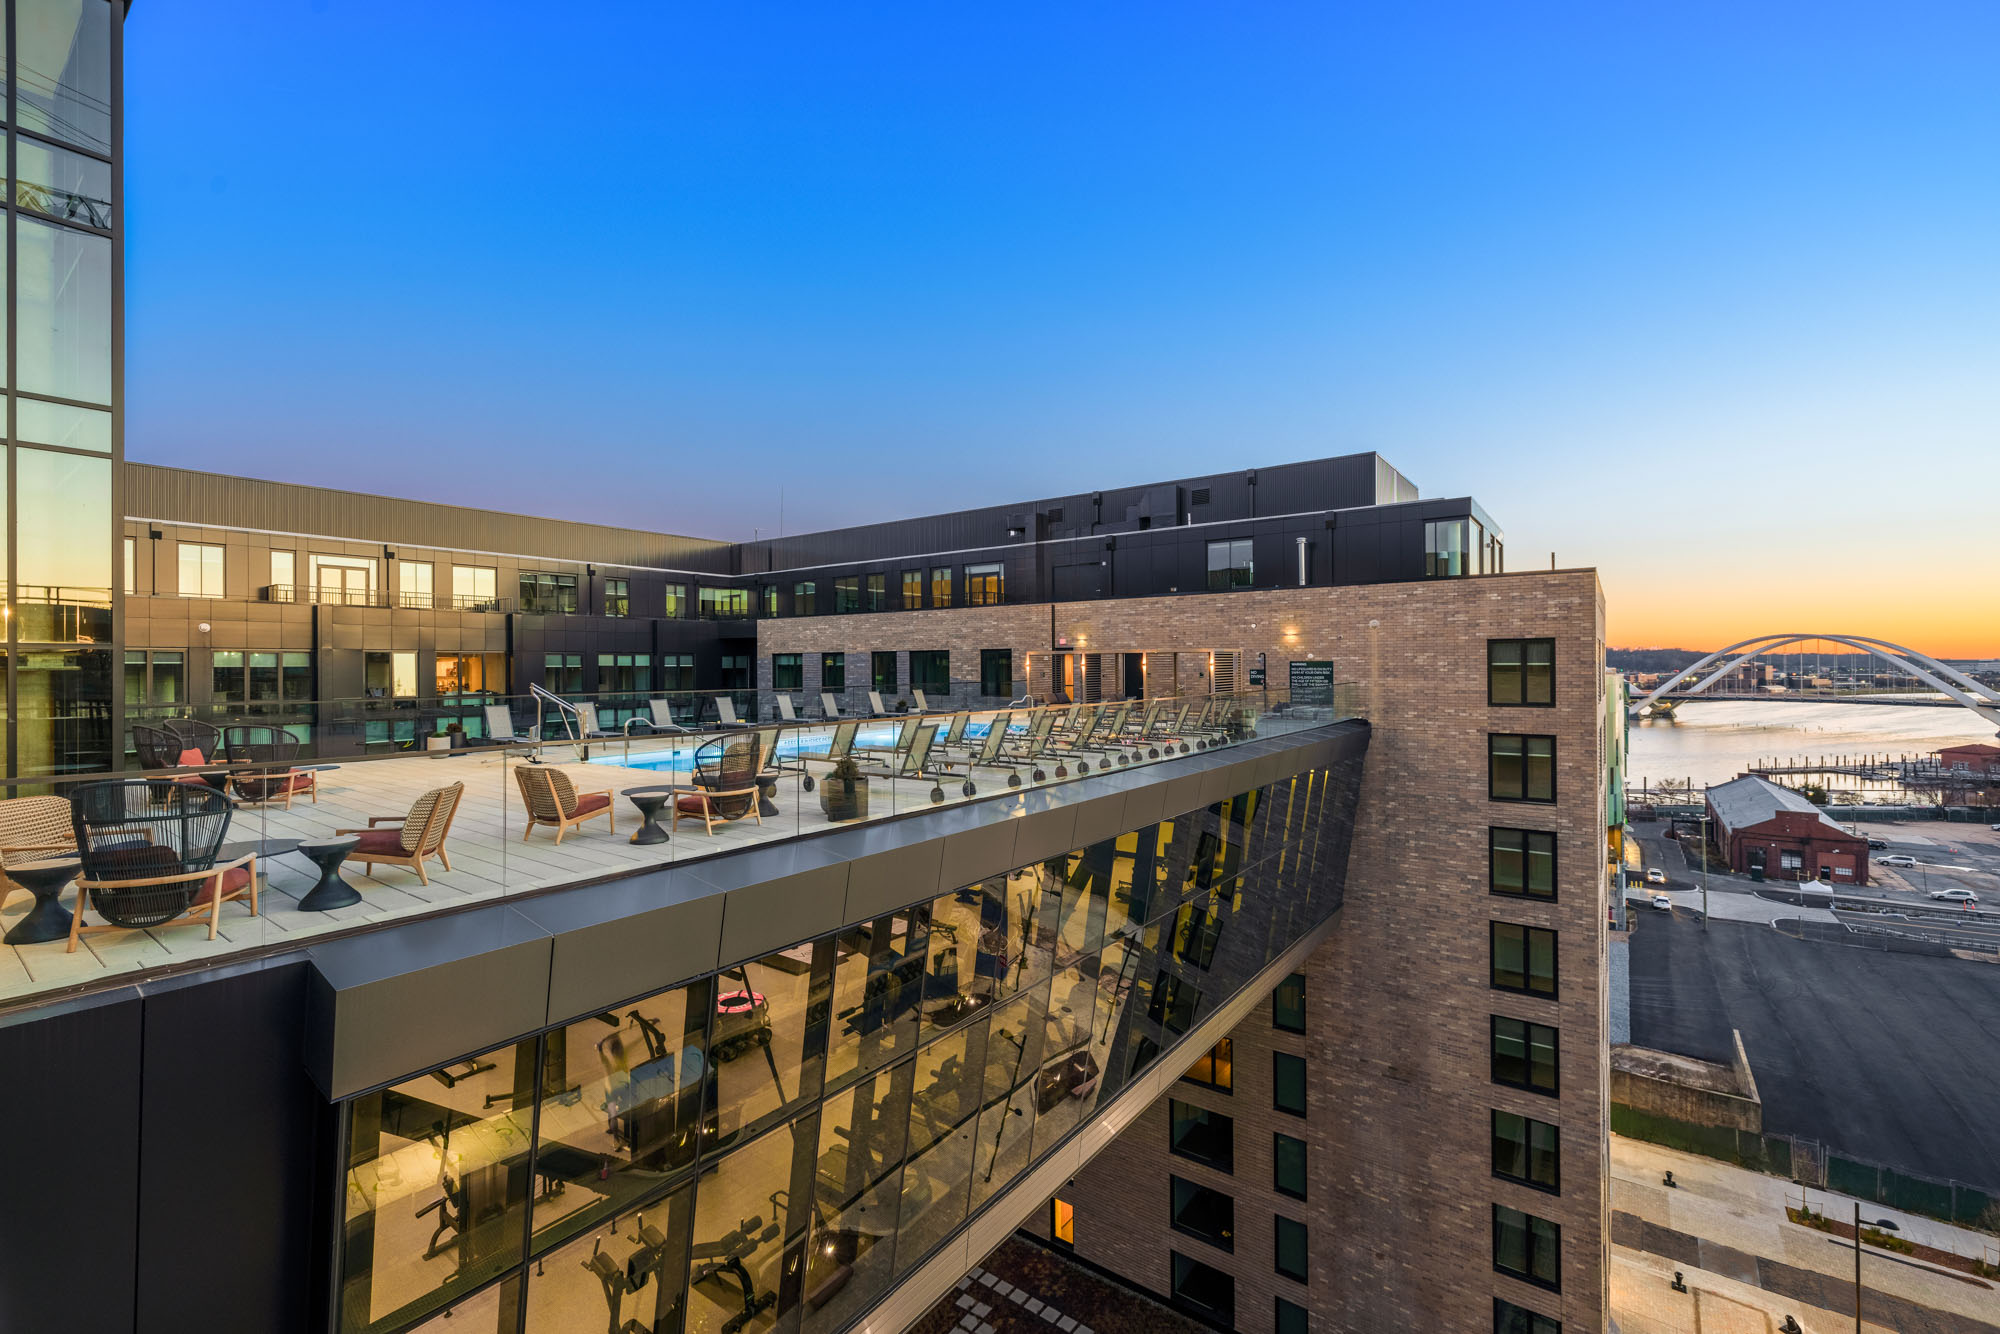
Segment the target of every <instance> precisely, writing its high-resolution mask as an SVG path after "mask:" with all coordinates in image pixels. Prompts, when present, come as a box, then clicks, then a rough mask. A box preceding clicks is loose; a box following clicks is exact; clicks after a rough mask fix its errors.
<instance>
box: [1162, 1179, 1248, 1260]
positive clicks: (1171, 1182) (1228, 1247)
mask: <svg viewBox="0 0 2000 1334" xmlns="http://www.w3.org/2000/svg"><path fill="white" fill-rule="evenodd" d="M1183 1187H1185V1188H1186V1190H1187V1192H1188V1198H1187V1199H1183V1198H1182V1195H1181V1192H1182V1188H1183ZM1201 1196H1214V1197H1215V1198H1216V1199H1218V1200H1222V1201H1224V1202H1225V1203H1226V1204H1227V1205H1228V1209H1229V1217H1228V1220H1227V1221H1228V1226H1227V1227H1225V1228H1223V1229H1222V1231H1221V1232H1220V1233H1219V1234H1217V1233H1209V1232H1203V1231H1201V1230H1200V1229H1199V1228H1197V1227H1195V1226H1193V1225H1191V1224H1187V1223H1183V1222H1181V1215H1182V1214H1183V1213H1184V1212H1186V1210H1187V1209H1188V1207H1189V1206H1190V1205H1192V1204H1193V1203H1194V1201H1195V1199H1196V1198H1198V1197H1201ZM1167 1226H1168V1227H1169V1228H1171V1229H1172V1230H1173V1231H1175V1232H1178V1233H1180V1234H1181V1235H1182V1236H1183V1237H1193V1238H1194V1239H1195V1240H1196V1241H1199V1242H1201V1243H1203V1244H1204V1245H1207V1246H1213V1247H1215V1249H1216V1250H1218V1251H1221V1252H1222V1253H1223V1254H1225V1255H1234V1254H1236V1197H1235V1196H1234V1195H1230V1194H1227V1193H1226V1192H1223V1191H1219V1190H1217V1189H1216V1188H1215V1187H1213V1186H1204V1185H1203V1184H1202V1183H1201V1182H1199V1181H1190V1180H1188V1179H1187V1178H1186V1177H1183V1176H1175V1175H1173V1174H1171V1173H1169V1174H1168V1176H1167Z"/></svg>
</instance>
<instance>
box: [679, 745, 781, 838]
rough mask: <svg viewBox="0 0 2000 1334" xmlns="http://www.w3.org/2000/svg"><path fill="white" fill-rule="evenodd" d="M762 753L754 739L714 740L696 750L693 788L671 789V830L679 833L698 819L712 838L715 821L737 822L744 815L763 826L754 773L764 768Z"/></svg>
mask: <svg viewBox="0 0 2000 1334" xmlns="http://www.w3.org/2000/svg"><path fill="white" fill-rule="evenodd" d="M762 750H763V747H762V746H760V745H759V744H758V743H757V739H756V738H755V737H742V738H737V739H735V740H731V741H728V742H727V743H726V744H725V742H724V740H723V738H721V737H717V738H716V739H715V740H713V741H710V742H708V743H706V744H705V745H703V746H701V747H700V748H699V749H697V750H696V751H695V753H694V785H693V786H692V787H679V786H677V787H675V788H674V795H673V798H672V800H673V807H674V815H673V824H672V828H674V829H679V828H680V827H681V821H682V820H684V819H699V820H700V821H701V822H702V827H703V828H704V829H705V830H706V831H707V832H709V833H711V834H712V833H714V832H715V822H716V821H717V820H721V821H724V822H727V821H730V820H740V819H742V818H743V817H744V816H746V815H754V816H756V817H757V823H758V824H762V823H764V816H763V814H762V813H761V812H760V811H759V810H758V809H757V771H758V770H759V769H761V768H762V767H763V765H764V757H763V754H762Z"/></svg>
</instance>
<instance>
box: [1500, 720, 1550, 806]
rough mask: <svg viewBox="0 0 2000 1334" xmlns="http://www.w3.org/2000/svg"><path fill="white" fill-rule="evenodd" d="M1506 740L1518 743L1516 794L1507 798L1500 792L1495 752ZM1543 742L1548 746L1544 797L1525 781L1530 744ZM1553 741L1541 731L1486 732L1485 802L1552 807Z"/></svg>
mask: <svg viewBox="0 0 2000 1334" xmlns="http://www.w3.org/2000/svg"><path fill="white" fill-rule="evenodd" d="M1506 741H1518V742H1520V743H1521V748H1520V752H1519V754H1518V755H1517V756H1516V757H1515V762H1516V763H1518V764H1519V765H1520V780H1521V781H1520V793H1519V795H1509V794H1507V793H1505V792H1502V791H1501V784H1500V776H1499V764H1500V761H1501V759H1502V758H1503V757H1502V755H1501V753H1500V751H1499V750H1498V747H1499V745H1500V744H1501V743H1502V742H1506ZM1537 741H1546V742H1548V746H1549V753H1548V766H1549V785H1548V795H1547V796H1537V795H1535V793H1534V791H1533V784H1531V783H1530V782H1529V779H1528V765H1529V762H1530V760H1531V759H1532V758H1533V757H1531V756H1530V754H1529V749H1530V743H1531V742H1537ZM1556 795H1557V792H1556V738H1555V737H1554V736H1551V735H1549V734H1547V733H1544V732H1488V733H1487V734H1486V799H1487V800H1488V801H1508V802H1519V803H1521V804H1522V805H1527V806H1553V805H1554V804H1555V803H1556Z"/></svg>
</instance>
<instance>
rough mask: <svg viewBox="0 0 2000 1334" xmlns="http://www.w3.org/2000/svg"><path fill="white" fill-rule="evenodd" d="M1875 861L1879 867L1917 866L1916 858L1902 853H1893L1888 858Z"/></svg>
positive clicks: (1879, 858)
mask: <svg viewBox="0 0 2000 1334" xmlns="http://www.w3.org/2000/svg"><path fill="white" fill-rule="evenodd" d="M1875 861H1876V864H1877V865H1879V866H1915V865H1916V864H1917V859H1916V858H1915V857H1912V856H1910V855H1909V854H1907V853H1902V852H1892V853H1890V854H1889V855H1888V856H1886V857H1877V858H1876V859H1875Z"/></svg>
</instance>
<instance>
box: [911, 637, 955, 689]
mask: <svg viewBox="0 0 2000 1334" xmlns="http://www.w3.org/2000/svg"><path fill="white" fill-rule="evenodd" d="M910 689H912V690H928V691H932V692H934V693H937V694H944V693H946V692H948V691H950V689H951V653H950V651H949V650H947V649H941V648H919V649H911V650H910Z"/></svg>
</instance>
